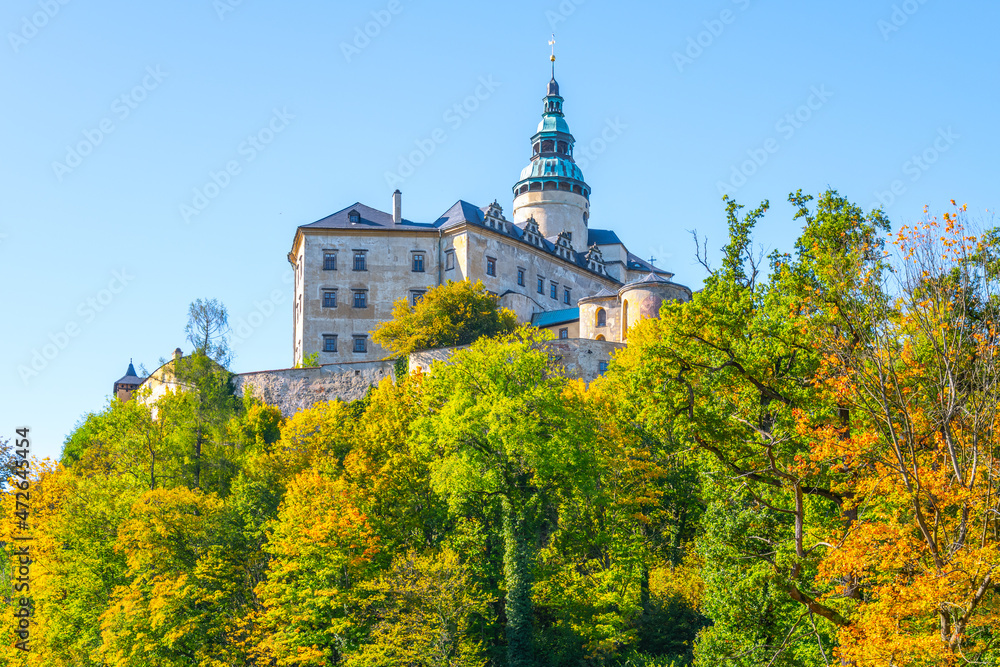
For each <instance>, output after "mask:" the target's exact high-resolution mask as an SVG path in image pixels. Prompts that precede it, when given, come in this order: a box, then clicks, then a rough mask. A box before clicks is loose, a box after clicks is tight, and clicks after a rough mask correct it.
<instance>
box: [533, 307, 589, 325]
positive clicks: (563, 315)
mask: <svg viewBox="0 0 1000 667" xmlns="http://www.w3.org/2000/svg"><path fill="white" fill-rule="evenodd" d="M579 319H580V309H579V308H563V309H562V310H548V311H545V312H544V313H535V314H534V315H532V316H531V323H532V324H533V325H534V326H536V327H554V326H556V325H557V324H566V323H568V322H576V321H577V320H579Z"/></svg>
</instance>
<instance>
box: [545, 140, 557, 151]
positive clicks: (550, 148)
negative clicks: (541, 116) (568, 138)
mask: <svg viewBox="0 0 1000 667" xmlns="http://www.w3.org/2000/svg"><path fill="white" fill-rule="evenodd" d="M554 150H555V142H554V141H552V140H551V139H546V140H545V141H543V142H542V152H543V153H551V152H552V151H554Z"/></svg>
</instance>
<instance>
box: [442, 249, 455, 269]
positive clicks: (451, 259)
mask: <svg viewBox="0 0 1000 667" xmlns="http://www.w3.org/2000/svg"><path fill="white" fill-rule="evenodd" d="M454 268H455V251H454V250H449V251H448V252H446V253H445V255H444V270H445V271H451V270H452V269H454Z"/></svg>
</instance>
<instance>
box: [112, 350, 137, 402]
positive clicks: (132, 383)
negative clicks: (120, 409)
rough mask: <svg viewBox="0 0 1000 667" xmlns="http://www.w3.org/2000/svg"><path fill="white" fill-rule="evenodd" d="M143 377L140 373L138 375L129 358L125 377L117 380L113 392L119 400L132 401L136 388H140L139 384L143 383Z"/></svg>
mask: <svg viewBox="0 0 1000 667" xmlns="http://www.w3.org/2000/svg"><path fill="white" fill-rule="evenodd" d="M143 379H144V378H141V377H139V376H138V375H136V372H135V367H134V366H133V365H132V360H131V359H129V360H128V370H127V371H125V376H124V377H122V378H121V379H120V380H118V381H117V382H115V386H114V389H113V390H112V394H113V395H114V396H115V398H117V399H118V400H119V401H122V402H123V403H124V402H126V401H130V400H132V394H133V393H134V392H135V390H136V389H138V388H139V385H141V384H142V382H143Z"/></svg>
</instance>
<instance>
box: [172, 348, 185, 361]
mask: <svg viewBox="0 0 1000 667" xmlns="http://www.w3.org/2000/svg"><path fill="white" fill-rule="evenodd" d="M183 356H184V353H183V352H181V348H177V349H176V350H174V361H176V360H178V359H180V358H181V357H183Z"/></svg>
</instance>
